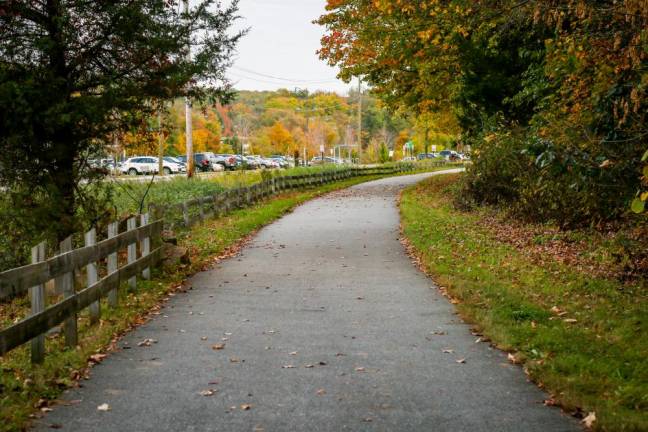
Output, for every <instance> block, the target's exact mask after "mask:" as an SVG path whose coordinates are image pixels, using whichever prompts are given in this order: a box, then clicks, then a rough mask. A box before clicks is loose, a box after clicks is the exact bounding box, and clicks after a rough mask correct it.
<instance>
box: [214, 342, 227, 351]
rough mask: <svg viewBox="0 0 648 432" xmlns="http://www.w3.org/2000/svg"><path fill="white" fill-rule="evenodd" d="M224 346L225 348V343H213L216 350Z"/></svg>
mask: <svg viewBox="0 0 648 432" xmlns="http://www.w3.org/2000/svg"><path fill="white" fill-rule="evenodd" d="M223 348H225V344H222V343H219V344H214V345H212V349H213V350H214V351H218V350H222V349H223Z"/></svg>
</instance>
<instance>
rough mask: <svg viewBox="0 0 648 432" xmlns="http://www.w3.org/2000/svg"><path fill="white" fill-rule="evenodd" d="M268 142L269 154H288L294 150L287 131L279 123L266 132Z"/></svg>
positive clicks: (293, 143)
mask: <svg viewBox="0 0 648 432" xmlns="http://www.w3.org/2000/svg"><path fill="white" fill-rule="evenodd" d="M268 141H269V144H270V146H271V150H270V152H277V153H280V154H289V153H291V152H292V151H293V150H294V146H295V142H294V140H293V137H292V135H291V133H290V131H289V130H288V129H286V128H285V127H284V125H283V124H282V123H280V122H276V123H275V124H274V125H273V126H272V127H271V128H270V129H269V130H268Z"/></svg>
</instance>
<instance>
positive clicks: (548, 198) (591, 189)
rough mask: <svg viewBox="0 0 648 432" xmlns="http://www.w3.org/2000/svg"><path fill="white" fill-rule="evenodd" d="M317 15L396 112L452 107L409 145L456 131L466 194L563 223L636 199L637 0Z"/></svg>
mask: <svg viewBox="0 0 648 432" xmlns="http://www.w3.org/2000/svg"><path fill="white" fill-rule="evenodd" d="M318 22H319V24H321V25H323V26H324V27H325V29H326V34H325V35H324V37H323V38H322V47H321V49H320V57H321V58H322V59H324V60H327V61H328V62H329V64H331V65H333V66H338V67H339V68H340V77H341V78H342V79H345V80H347V81H350V80H351V78H352V77H361V78H362V79H363V81H364V82H366V83H368V84H369V85H370V86H371V88H372V92H373V94H374V95H376V96H378V98H379V99H381V100H382V101H383V102H384V103H385V104H386V105H387V106H388V107H389V108H390V109H392V110H394V111H400V112H410V113H411V114H412V115H413V116H414V117H420V116H421V115H423V116H425V115H429V114H432V115H434V116H437V117H441V118H443V117H445V118H448V119H450V118H452V119H451V120H452V121H449V122H444V123H445V124H446V126H445V127H444V128H443V129H441V130H439V129H433V130H430V129H429V128H428V127H427V126H425V124H427V123H429V122H428V121H427V120H425V121H423V122H420V121H419V122H418V123H423V126H424V127H423V128H422V129H423V130H422V131H421V128H420V127H417V129H418V134H417V135H418V137H416V140H417V141H418V143H417V144H419V147H420V144H421V143H422V144H426V143H428V142H429V136H428V137H427V138H426V135H428V134H429V133H430V132H432V133H433V137H436V138H441V137H443V136H442V135H440V134H439V133H446V134H449V133H456V132H460V133H461V142H462V143H464V144H469V145H470V146H471V147H473V148H474V149H475V150H476V151H475V153H474V154H475V158H473V161H474V164H473V165H472V167H471V168H470V170H469V175H468V183H469V186H470V187H469V188H468V190H469V191H471V192H470V193H473V194H476V195H475V197H473V200H476V201H481V200H486V201H489V202H497V201H506V202H507V203H509V204H510V201H513V202H514V203H515V204H516V209H517V211H518V212H519V214H521V215H523V216H525V217H528V218H533V219H539V220H545V221H547V220H553V221H556V222H559V223H561V224H565V225H596V224H599V222H602V221H608V220H615V219H618V217H619V216H622V215H623V214H624V213H627V210H628V206H629V204H630V203H631V202H633V201H634V203H635V204H634V206H635V208H636V209H638V208H639V206H640V205H641V203H640V202H639V201H641V197H642V196H644V195H641V191H642V190H643V189H642V185H641V178H642V164H641V156H642V154H643V153H644V151H645V149H646V148H647V147H648V144H647V143H648V109H647V108H648V91H647V90H646V89H647V87H646V82H647V79H648V74H647V72H646V70H647V64H648V48H646V43H645V41H646V36H647V34H646V29H647V28H648V13H647V11H646V2H645V0H603V1H597V2H587V1H583V0H566V1H557V0H534V1H518V0H505V1H490V0H487V1H480V2H467V1H465V0H449V1H443V2H440V1H438V0H399V1H398V2H394V1H391V0H372V1H367V0H329V1H328V4H327V13H326V14H325V15H323V16H322V17H321V18H320V19H319V20H318ZM452 124H454V125H455V126H458V129H459V130H456V129H455V127H453V126H451V125H452ZM421 132H422V133H421ZM421 135H423V136H421ZM443 138H444V140H445V137H443ZM504 164H507V166H504ZM488 182H489V183H491V184H490V185H488V184H486V183H488ZM497 185H500V186H503V187H504V189H505V190H506V193H502V189H501V188H500V187H492V186H497ZM489 190H492V191H495V192H494V193H493V195H492V196H491V197H487V196H486V195H487V194H484V191H489ZM635 198H638V201H637V200H636V199H635ZM647 199H648V198H647Z"/></svg>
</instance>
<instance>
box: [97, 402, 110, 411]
mask: <svg viewBox="0 0 648 432" xmlns="http://www.w3.org/2000/svg"><path fill="white" fill-rule="evenodd" d="M97 410H98V411H110V405H108V404H107V403H103V404H101V405H99V406H98V407H97Z"/></svg>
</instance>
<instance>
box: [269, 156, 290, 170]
mask: <svg viewBox="0 0 648 432" xmlns="http://www.w3.org/2000/svg"><path fill="white" fill-rule="evenodd" d="M269 159H270V160H273V161H275V162H276V163H277V164H279V168H289V167H290V162H288V159H286V158H285V157H284V156H270V158H269Z"/></svg>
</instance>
